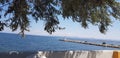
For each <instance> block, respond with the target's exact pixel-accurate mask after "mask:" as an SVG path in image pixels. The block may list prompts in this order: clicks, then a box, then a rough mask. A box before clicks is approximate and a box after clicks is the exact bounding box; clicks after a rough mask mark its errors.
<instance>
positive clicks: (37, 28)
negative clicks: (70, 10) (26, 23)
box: [0, 0, 120, 40]
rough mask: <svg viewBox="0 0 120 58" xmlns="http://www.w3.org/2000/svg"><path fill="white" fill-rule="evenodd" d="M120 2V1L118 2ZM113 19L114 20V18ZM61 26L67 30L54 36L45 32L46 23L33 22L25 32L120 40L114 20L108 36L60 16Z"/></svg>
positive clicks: (118, 29) (117, 25)
mask: <svg viewBox="0 0 120 58" xmlns="http://www.w3.org/2000/svg"><path fill="white" fill-rule="evenodd" d="M118 1H120V0H118ZM112 19H113V18H112ZM59 21H60V26H61V27H65V28H66V29H65V30H56V32H54V33H53V34H49V33H47V32H46V31H44V24H45V23H44V21H38V23H36V22H35V21H33V20H31V24H30V32H25V34H30V35H44V36H66V37H79V38H89V39H105V40H120V21H119V20H114V19H113V24H112V26H109V29H108V31H107V32H106V34H102V33H100V32H99V29H98V26H92V25H91V24H89V27H88V28H87V29H84V28H83V27H81V25H80V23H77V22H73V21H72V20H71V19H63V18H62V16H59ZM19 31H20V30H17V31H15V32H12V31H11V30H10V29H9V28H5V30H4V31H0V32H5V33H19Z"/></svg>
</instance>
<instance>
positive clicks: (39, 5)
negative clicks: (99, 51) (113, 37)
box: [0, 0, 120, 35]
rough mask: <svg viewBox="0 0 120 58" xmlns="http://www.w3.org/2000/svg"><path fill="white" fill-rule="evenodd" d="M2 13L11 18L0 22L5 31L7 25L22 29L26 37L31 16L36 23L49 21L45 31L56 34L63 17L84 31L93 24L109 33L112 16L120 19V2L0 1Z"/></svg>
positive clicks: (79, 0)
mask: <svg viewBox="0 0 120 58" xmlns="http://www.w3.org/2000/svg"><path fill="white" fill-rule="evenodd" d="M0 12H4V13H2V14H0V18H1V17H6V16H8V15H11V16H10V17H9V18H8V19H6V20H5V21H3V20H2V18H1V19H0V30H1V31H2V30H4V26H6V27H9V28H11V30H12V31H16V30H17V29H20V30H21V34H22V35H24V31H29V25H30V19H29V17H30V16H31V17H33V18H34V20H35V21H36V22H37V21H38V20H43V21H45V27H44V30H45V31H47V32H48V33H50V34H52V32H55V30H56V29H62V28H60V27H59V26H58V25H59V23H60V22H59V20H60V19H59V18H58V17H57V16H58V15H62V16H63V18H72V20H73V21H74V22H78V23H80V24H81V25H82V27H84V28H87V27H88V24H89V23H91V24H93V25H96V26H98V27H99V30H100V32H101V33H105V31H107V29H108V26H110V25H111V23H112V18H110V17H114V18H116V19H120V3H119V2H117V1H116V0H0ZM3 15H4V16H3ZM2 21H3V22H2Z"/></svg>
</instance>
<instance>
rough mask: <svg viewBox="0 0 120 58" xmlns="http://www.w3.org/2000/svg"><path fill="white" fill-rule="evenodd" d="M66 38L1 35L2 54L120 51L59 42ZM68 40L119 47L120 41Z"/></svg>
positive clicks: (0, 46)
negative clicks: (19, 52)
mask: <svg viewBox="0 0 120 58" xmlns="http://www.w3.org/2000/svg"><path fill="white" fill-rule="evenodd" d="M63 38H64V37H57V36H35V35H26V36H25V38H22V37H21V36H20V35H18V34H10V33H0V52H9V51H66V50H67V51H68V50H120V49H118V48H108V47H100V46H93V45H85V44H79V43H71V42H63V41H59V40H60V39H63ZM67 39H74V40H82V41H88V42H95V43H102V42H106V43H108V44H115V45H119V44H120V41H112V40H98V39H92V38H90V39H86V38H73V37H72V38H71V37H67Z"/></svg>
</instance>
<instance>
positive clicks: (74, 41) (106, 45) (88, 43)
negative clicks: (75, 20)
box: [60, 39, 120, 48]
mask: <svg viewBox="0 0 120 58" xmlns="http://www.w3.org/2000/svg"><path fill="white" fill-rule="evenodd" d="M60 41H64V42H73V43H80V44H86V45H94V46H102V47H110V48H120V46H119V45H112V44H98V43H93V42H86V41H80V40H70V39H60Z"/></svg>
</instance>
